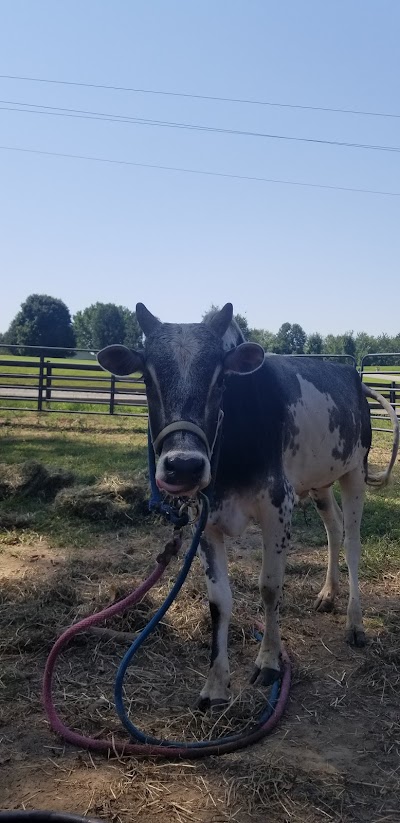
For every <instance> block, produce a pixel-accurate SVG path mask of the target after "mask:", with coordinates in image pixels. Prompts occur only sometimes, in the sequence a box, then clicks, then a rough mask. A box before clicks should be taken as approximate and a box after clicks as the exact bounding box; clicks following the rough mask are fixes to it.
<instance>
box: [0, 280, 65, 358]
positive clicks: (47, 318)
mask: <svg viewBox="0 0 400 823" xmlns="http://www.w3.org/2000/svg"><path fill="white" fill-rule="evenodd" d="M4 342H5V343H7V344H8V345H18V346H21V349H20V350H19V353H20V354H24V353H25V351H26V349H25V348H24V347H25V346H41V347H43V348H46V347H50V346H51V347H56V348H58V349H59V352H58V353H59V355H60V356H65V354H67V353H68V349H71V348H74V346H75V335H74V330H73V327H72V322H71V315H70V313H69V309H68V308H67V306H66V305H65V303H63V301H62V300H59V299H58V298H56V297H50V296H49V295H47V294H31V295H30V296H29V297H28V298H27V299H26V300H25V303H22V305H21V309H20V311H19V312H18V314H17V315H16V317H14V320H13V321H12V322H11V324H10V327H9V329H8V331H7V332H6V333H5V335H4ZM52 354H53V355H56V354H57V353H56V352H54V351H53V352H52Z"/></svg>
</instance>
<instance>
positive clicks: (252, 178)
mask: <svg viewBox="0 0 400 823" xmlns="http://www.w3.org/2000/svg"><path fill="white" fill-rule="evenodd" d="M0 151H15V152H23V153H24V154H36V155H40V156H45V157H61V158H67V159H71V160H85V161H90V162H94V163H108V164H111V165H117V166H134V167H135V168H143V169H157V170H161V171H173V172H180V173H182V174H195V175H202V176H206V177H220V178H227V179H229V180H250V181H252V182H256V183H276V184H279V185H285V186H300V187H302V188H311V189H328V190H330V191H345V192H355V193H357V194H375V195H382V196H387V197H400V192H399V191H380V190H378V189H364V188H355V187H352V186H330V185H328V184H325V183H304V182H300V181H298V180H281V179H278V178H273V177H257V176H253V175H248V174H229V173H228V172H220V171H207V170H205V169H188V168H183V167H181V166H164V165H159V164H157V163H138V162H135V161H133V160H116V159H114V158H110V157H94V156H92V155H87V154H69V153H66V152H56V151H43V150H41V149H26V148H21V147H19V146H18V147H17V146H0Z"/></svg>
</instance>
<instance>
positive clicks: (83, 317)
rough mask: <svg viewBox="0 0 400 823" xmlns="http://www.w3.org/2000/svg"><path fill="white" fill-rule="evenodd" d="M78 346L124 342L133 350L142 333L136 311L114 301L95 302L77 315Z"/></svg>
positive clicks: (91, 347)
mask: <svg viewBox="0 0 400 823" xmlns="http://www.w3.org/2000/svg"><path fill="white" fill-rule="evenodd" d="M74 329H75V334H76V340H77V345H78V346H79V347H80V348H83V349H95V350H97V349H102V348H104V346H110V345H112V344H113V343H122V344H124V345H125V346H128V348H131V349H134V348H137V347H138V346H140V345H141V340H142V332H141V330H140V328H139V324H138V322H137V320H136V314H135V312H132V311H130V309H127V308H126V307H125V306H116V305H115V303H93V304H92V305H91V306H88V308H86V309H83V311H78V312H77V313H76V315H75V317H74Z"/></svg>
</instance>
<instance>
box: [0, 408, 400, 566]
mask: <svg viewBox="0 0 400 823" xmlns="http://www.w3.org/2000/svg"><path fill="white" fill-rule="evenodd" d="M71 411H73V410H71ZM0 433H1V458H0V462H3V463H7V464H12V463H23V462H24V461H30V460H36V461H39V462H42V463H44V464H45V465H48V466H51V467H58V468H60V469H63V470H67V471H72V472H73V474H74V477H75V484H76V485H78V486H79V485H81V486H84V485H93V484H95V483H98V482H99V481H101V480H102V479H103V478H105V477H110V476H113V477H118V476H119V477H122V478H126V477H132V476H133V475H135V473H137V472H143V471H146V467H147V420H146V419H145V418H136V417H130V418H129V417H122V416H121V417H118V416H114V417H110V416H105V417H96V416H95V415H93V416H92V417H91V416H89V415H88V416H85V417H84V416H81V415H76V416H75V415H74V414H73V413H71V415H65V414H64V415H63V414H48V415H44V414H15V413H14V414H13V413H11V412H2V413H1V412H0ZM390 449H391V437H390V435H386V434H381V433H375V434H374V438H373V449H372V451H371V462H372V466H373V468H374V469H379V468H383V467H384V466H385V465H386V464H387V462H388V460H389V454H390ZM335 494H336V495H337V499H338V502H340V494H339V489H338V488H335ZM0 511H3V512H4V513H5V514H7V515H8V516H9V515H10V513H12V512H14V513H15V515H16V516H19V517H21V516H24V514H26V513H28V514H29V515H30V516H32V517H33V524H34V525H31V526H29V527H27V529H26V535H25V536H26V539H28V538H29V533H30V532H31V533H34V534H35V535H38V534H44V535H46V537H47V538H48V539H51V540H52V541H55V543H57V544H58V545H60V546H61V545H62V546H67V545H68V544H71V545H74V546H75V545H78V544H79V541H82V542H84V543H85V544H87V545H90V544H94V543H95V542H96V540H97V538H98V536H99V534H101V533H104V532H109V531H110V529H111V528H112V524H111V523H110V522H107V521H106V520H105V521H104V522H101V520H100V521H98V522H96V523H91V522H85V521H84V520H79V521H77V520H76V518H73V517H70V516H68V515H66V514H62V513H61V512H60V511H56V509H55V508H54V506H53V504H52V502H51V501H50V502H49V501H46V500H41V499H40V497H39V498H37V497H36V498H29V497H24V498H21V499H19V498H18V497H17V498H9V499H6V500H3V501H2V502H0ZM129 525H130V524H129V521H128V522H127V525H126V528H129ZM361 533H362V543H363V554H362V559H361V569H360V572H361V576H362V577H364V578H365V579H374V578H381V577H382V576H383V575H384V574H386V573H389V572H390V571H392V570H393V569H395V568H397V567H398V565H399V560H400V550H399V546H400V471H399V463H398V462H397V463H396V465H395V468H394V470H393V474H392V478H391V482H390V484H389V485H388V486H387V487H386V488H384V489H378V490H376V489H371V488H367V493H366V500H365V507H364V515H363V520H362V531H361ZM0 539H3V540H6V542H7V541H9V540H10V539H13V536H12V535H11V537H10V535H9V534H6V535H3V537H2V538H0ZM293 539H294V541H295V543H297V544H299V545H301V546H305V545H307V546H315V547H316V548H318V547H322V546H324V545H325V543H326V537H325V530H324V527H323V524H322V522H321V520H320V518H319V516H318V514H317V512H316V510H315V509H314V506H313V505H312V504H311V503H308V504H306V506H305V507H299V508H297V509H296V510H295V513H294V517H293ZM343 563H344V560H343V559H342V564H343Z"/></svg>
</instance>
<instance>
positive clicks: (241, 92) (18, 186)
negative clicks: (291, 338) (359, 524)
mask: <svg viewBox="0 0 400 823" xmlns="http://www.w3.org/2000/svg"><path fill="white" fill-rule="evenodd" d="M0 20H1V23H0V74H2V75H18V76H24V77H36V78H45V79H51V80H63V81H74V82H80V83H88V84H96V85H99V84H100V85H112V86H124V87H130V88H136V89H137V88H142V89H150V90H156V91H166V92H178V93H185V94H189V95H205V96H213V97H225V98H226V97H228V98H236V99H237V98H241V99H252V100H259V101H264V102H275V103H286V104H292V105H294V106H316V107H325V108H342V109H343V108H344V109H355V110H358V111H370V112H381V113H386V114H397V115H398V116H397V117H373V116H367V115H355V114H343V113H337V112H326V111H313V110H308V109H304V108H291V107H278V106H267V105H250V104H245V103H242V104H240V103H232V102H222V101H215V100H214V101H212V100H202V99H196V98H195V97H180V96H173V95H161V94H145V93H136V92H127V91H125V92H124V91H115V90H109V89H96V88H87V87H84V86H72V85H70V86H68V85H58V84H46V83H38V82H32V81H27V80H25V81H17V80H11V79H0V99H1V101H2V102H0V130H1V134H0V144H1V146H8V147H12V148H20V149H21V148H23V149H31V150H32V149H34V150H39V151H44V152H55V153H61V154H73V155H81V156H82V155H85V156H92V157H93V156H94V157H101V158H107V159H113V160H123V161H129V162H133V163H143V164H150V165H158V166H160V165H161V166H174V167H179V168H185V169H195V170H201V171H209V172H218V173H220V174H221V173H222V174H228V175H238V176H244V177H246V176H247V177H264V178H269V179H271V178H274V179H280V180H289V181H294V182H297V183H313V184H322V185H327V186H339V187H340V186H341V187H347V188H362V189H375V190H380V191H391V192H398V193H400V155H399V153H396V152H382V151H377V150H367V149H361V148H349V147H342V146H337V145H336V146H334V145H333V146H332V145H324V144H318V143H308V142H297V141H288V140H277V139H267V138H260V137H251V136H246V135H233V134H222V133H218V132H209V131H196V130H185V129H178V128H166V127H159V126H158V127H157V126H148V125H139V124H131V123H129V124H127V123H121V122H112V121H103V122H101V121H99V120H96V119H84V118H82V117H75V118H72V117H65V116H54V115H52V116H50V115H44V114H33V113H29V112H27V111H25V112H21V111H10V110H9V109H10V108H12V107H14V108H15V107H17V108H18V107H19V108H23V106H22V105H21V104H29V105H30V107H31V108H32V107H34V106H39V107H43V106H53V107H58V108H60V107H62V108H68V109H75V110H81V111H82V110H83V111H91V112H105V113H107V114H110V115H112V116H115V115H124V116H129V117H136V118H142V119H146V118H147V119H152V120H161V121H170V122H174V123H182V122H184V123H191V124H200V125H203V126H204V125H205V126H212V127H216V128H223V129H231V130H239V131H252V132H263V133H268V134H278V135H286V136H292V137H293V136H294V137H303V138H314V139H317V140H329V141H332V140H333V141H341V142H353V143H358V144H360V143H363V144H366V143H367V144H373V145H385V146H398V147H400V95H399V78H400V50H399V48H398V35H399V30H400V4H399V3H398V2H396V0H380V2H379V3H378V2H376V0H374V2H371V1H370V0H331V1H330V2H321V0H304V2H300V3H299V2H298V0H292V2H281V3H276V2H267V0H258V1H257V0H242V2H239V0H229V2H228V0H220V2H217V3H216V2H215V0H213V2H212V1H211V0H202V2H201V3H200V2H197V3H195V2H188V1H187V0H180V1H179V0H169V2H165V0H164V2H162V1H161V0H154V1H153V0H151V1H149V0H147V2H146V1H145V0H141V2H134V1H133V0H132V2H130V1H128V0H113V2H111V0H109V1H108V2H104V1H103V0H85V2H84V3H82V1H81V0H68V2H63V3H61V2H57V3H55V2H54V0H35V2H32V0H0ZM17 104H18V105H17ZM25 108H26V106H25ZM40 110H41V111H43V109H40ZM399 260H400V197H391V196H387V195H372V194H366V193H356V192H346V191H340V190H332V189H323V188H321V189H320V188H311V187H310V188H308V187H303V186H295V185H288V184H280V183H267V182H260V181H254V180H253V181H252V180H243V179H237V178H230V177H218V176H211V175H195V174H189V173H183V172H177V171H166V170H161V169H155V168H153V169H152V168H144V167H136V166H129V165H118V164H110V163H109V164H107V163H100V162H95V161H89V160H79V159H73V158H66V157H62V158H61V157H54V156H48V155H40V154H31V153H24V152H16V151H8V150H4V149H0V276H1V283H2V289H1V300H0V331H5V330H6V329H7V327H8V325H9V323H10V321H11V320H12V319H13V317H14V316H15V314H16V313H17V311H18V310H19V307H20V305H21V303H22V302H23V301H24V300H25V299H26V297H27V296H28V295H29V294H31V293H43V294H50V295H52V296H54V297H59V298H61V299H62V300H64V302H65V303H66V304H67V306H68V307H69V309H70V311H71V313H72V314H74V313H75V312H76V311H78V310H81V309H84V308H85V307H87V306H89V305H90V304H91V303H94V302H97V301H101V302H112V303H117V304H122V305H125V306H128V307H129V308H131V309H134V307H135V304H136V303H137V302H138V301H142V302H144V303H145V304H146V305H147V306H148V308H149V309H150V310H151V311H152V312H153V313H154V314H156V315H157V316H159V317H160V318H161V319H162V320H164V321H168V322H196V321H198V320H200V319H201V316H202V314H203V313H204V312H205V311H206V310H207V309H208V308H209V307H210V305H211V304H215V305H220V306H221V305H223V304H224V303H225V302H227V301H231V302H233V304H234V309H235V311H237V312H240V313H241V314H244V315H246V317H247V320H248V322H249V325H250V326H251V327H256V328H266V329H270V330H271V331H273V332H276V331H277V330H278V328H279V326H280V325H281V324H282V323H284V322H287V321H288V322H291V323H300V324H301V325H302V326H303V328H304V329H305V330H306V332H308V333H311V332H313V331H319V332H321V333H322V334H328V333H334V334H339V333H343V332H345V331H349V330H353V331H354V332H358V331H361V330H365V331H368V332H369V333H371V334H378V333H380V332H386V333H388V334H391V335H394V334H397V333H398V332H399V331H400V312H399V308H400V301H399V295H400V278H399Z"/></svg>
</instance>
